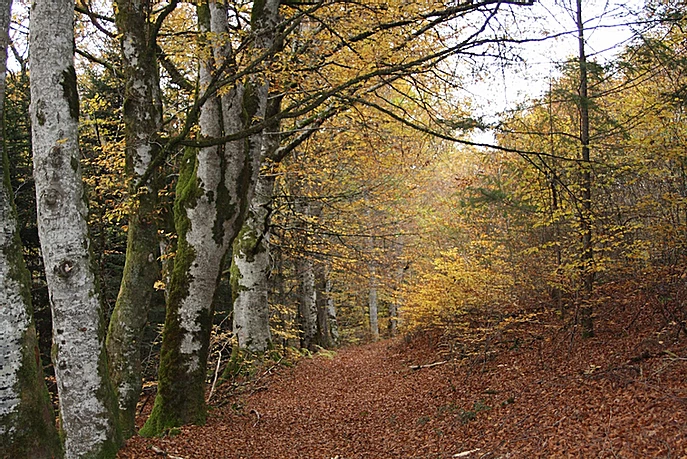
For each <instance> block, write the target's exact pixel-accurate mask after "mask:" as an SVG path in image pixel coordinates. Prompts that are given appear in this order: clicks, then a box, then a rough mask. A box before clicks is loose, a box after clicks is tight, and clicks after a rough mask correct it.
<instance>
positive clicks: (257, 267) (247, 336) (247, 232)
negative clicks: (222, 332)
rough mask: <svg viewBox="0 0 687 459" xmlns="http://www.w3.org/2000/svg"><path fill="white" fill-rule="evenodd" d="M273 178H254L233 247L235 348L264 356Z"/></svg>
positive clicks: (267, 338)
mask: <svg viewBox="0 0 687 459" xmlns="http://www.w3.org/2000/svg"><path fill="white" fill-rule="evenodd" d="M274 178H275V177H274V175H273V174H271V173H269V172H268V173H267V174H264V175H261V176H260V178H258V182H257V185H256V188H255V194H254V195H253V200H252V201H251V205H250V211H249V213H248V217H247V218H246V222H245V223H244V224H243V228H241V232H240V233H239V235H238V237H237V238H236V240H234V245H233V262H232V267H231V291H232V296H233V298H234V321H233V331H234V335H235V336H236V338H237V341H238V347H239V348H240V349H247V350H250V351H252V352H264V351H266V350H268V349H269V348H270V347H271V346H272V335H271V332H270V307H269V302H268V290H269V277H270V271H271V263H270V247H269V237H270V233H269V214H270V204H271V202H272V193H273V190H274Z"/></svg>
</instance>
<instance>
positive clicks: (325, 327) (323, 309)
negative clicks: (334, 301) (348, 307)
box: [315, 262, 333, 349]
mask: <svg viewBox="0 0 687 459" xmlns="http://www.w3.org/2000/svg"><path fill="white" fill-rule="evenodd" d="M315 287H316V289H315V294H316V301H317V344H318V345H319V346H321V347H323V348H325V349H328V348H330V347H332V346H333V340H332V335H331V329H330V327H329V314H328V312H329V311H328V310H327V300H328V296H327V277H326V272H325V265H324V264H323V263H321V262H318V263H317V264H316V265H315Z"/></svg>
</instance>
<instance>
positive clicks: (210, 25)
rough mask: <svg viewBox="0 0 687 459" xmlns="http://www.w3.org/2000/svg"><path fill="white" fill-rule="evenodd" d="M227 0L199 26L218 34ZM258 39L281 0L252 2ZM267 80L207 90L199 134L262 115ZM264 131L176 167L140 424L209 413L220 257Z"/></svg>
mask: <svg viewBox="0 0 687 459" xmlns="http://www.w3.org/2000/svg"><path fill="white" fill-rule="evenodd" d="M226 7H227V5H226V4H220V3H218V2H211V3H209V4H208V3H202V4H200V5H199V6H198V10H197V11H198V21H199V24H200V26H201V31H202V32H210V34H209V36H210V37H212V38H214V39H216V40H217V39H220V38H221V37H224V36H226V34H227V32H228V26H227V11H226ZM253 8H254V11H253V15H252V28H253V31H259V32H265V33H259V32H255V33H256V37H257V38H256V41H255V46H256V47H258V48H260V47H264V46H268V45H269V38H270V37H271V36H272V34H273V31H274V24H275V23H276V17H277V9H278V1H276V0H269V1H267V2H265V3H256V4H254V5H253ZM230 45H231V44H230V43H225V42H224V41H223V40H219V41H217V42H215V46H214V49H213V52H212V57H209V56H208V57H207V58H206V59H204V60H203V62H202V63H201V74H200V86H201V88H202V89H205V88H207V87H208V86H209V84H210V80H211V75H212V72H214V71H215V69H216V68H219V67H220V66H221V65H222V62H223V61H224V60H225V59H229V58H230V57H231V56H230V52H231V50H230V49H228V47H229V46H230ZM267 92H268V84H267V82H265V81H262V80H260V79H258V78H257V77H255V78H249V79H248V81H247V83H245V85H244V84H241V83H238V84H236V85H235V86H234V87H233V88H232V89H231V90H229V91H227V92H225V93H224V94H223V95H221V96H217V97H210V98H209V99H208V100H207V102H206V103H205V104H204V105H203V108H202V110H201V115H200V128H201V129H200V131H201V137H204V138H217V137H221V136H222V135H223V134H232V133H236V132H240V131H242V130H244V129H245V128H247V127H249V126H250V125H251V124H253V123H255V122H256V120H258V119H263V118H264V116H265V110H266V105H267ZM261 147H262V133H258V134H255V135H252V136H250V137H248V138H246V139H245V140H238V141H233V142H229V143H226V144H223V145H220V146H211V147H206V148H201V149H200V150H196V149H191V148H189V149H187V152H186V155H185V157H184V159H183V164H182V169H181V171H180V174H179V180H178V185H177V195H176V202H175V208H174V214H175V221H176V229H177V235H178V247H177V252H176V256H175V259H174V270H173V272H172V276H171V279H170V285H169V299H168V302H167V316H166V318H165V331H164V335H163V340H162V350H161V355H160V368H159V372H158V393H157V397H156V399H155V405H154V407H153V411H152V413H151V415H150V417H149V418H148V421H147V422H146V425H145V426H144V428H143V429H142V430H141V433H142V434H143V435H157V434H159V433H161V432H163V431H164V430H165V429H168V428H170V427H176V426H179V425H183V424H190V423H203V422H204V421H205V409H206V408H205V399H204V394H205V373H206V364H207V356H208V347H209V343H210V332H211V322H212V313H213V300H214V296H215V291H216V289H217V285H218V282H219V276H220V267H221V266H222V260H223V258H224V256H225V254H226V253H227V249H228V248H229V247H230V246H231V243H232V242H233V240H234V238H235V237H236V235H237V234H238V232H239V230H240V229H241V226H242V224H243V220H244V218H245V215H246V210H247V207H248V203H249V202H250V199H251V195H252V192H253V188H254V186H255V181H256V179H257V173H258V167H259V164H260V153H261Z"/></svg>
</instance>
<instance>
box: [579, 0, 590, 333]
mask: <svg viewBox="0 0 687 459" xmlns="http://www.w3.org/2000/svg"><path fill="white" fill-rule="evenodd" d="M575 13H576V14H575V19H576V21H575V22H576V25H577V40H578V45H579V46H578V61H579V72H580V93H579V96H580V97H579V110H580V150H581V153H580V156H581V157H580V159H581V162H580V165H581V167H582V183H581V186H582V200H581V201H582V202H581V209H580V216H579V218H580V227H581V230H582V256H581V261H582V263H581V269H582V283H583V286H582V288H583V290H584V295H583V296H584V299H583V301H584V304H582V305H581V307H580V322H581V325H582V334H583V336H587V337H591V336H594V322H593V319H592V306H591V304H590V303H589V302H590V301H591V295H592V291H593V289H594V269H593V264H594V247H593V245H592V221H591V219H592V170H591V162H590V156H589V94H588V77H587V53H586V43H585V41H584V21H583V20H582V0H577V2H576V11H575Z"/></svg>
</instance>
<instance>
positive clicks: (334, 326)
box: [325, 276, 339, 346]
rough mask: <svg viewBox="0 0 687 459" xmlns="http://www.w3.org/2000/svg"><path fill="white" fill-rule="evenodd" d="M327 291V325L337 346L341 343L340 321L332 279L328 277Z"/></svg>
mask: <svg viewBox="0 0 687 459" xmlns="http://www.w3.org/2000/svg"><path fill="white" fill-rule="evenodd" d="M325 292H326V294H327V325H328V326H329V336H331V339H332V345H333V346H336V345H337V344H338V343H339V323H338V321H337V319H336V304H335V303H334V296H333V295H332V280H331V278H329V276H328V277H327V281H326V285H325Z"/></svg>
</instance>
